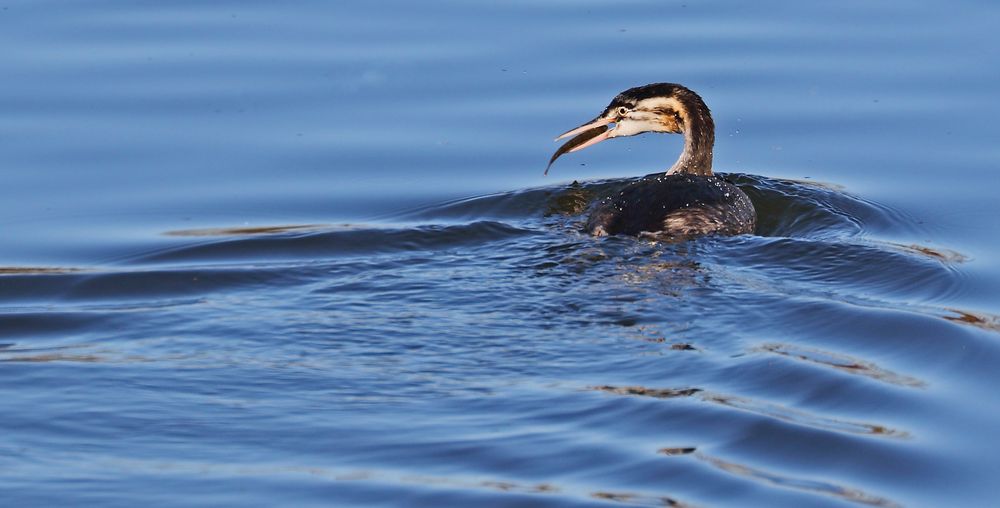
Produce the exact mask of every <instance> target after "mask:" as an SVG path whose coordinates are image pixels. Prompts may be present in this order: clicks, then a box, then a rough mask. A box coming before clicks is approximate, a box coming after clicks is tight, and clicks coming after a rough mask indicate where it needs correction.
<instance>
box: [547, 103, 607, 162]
mask: <svg viewBox="0 0 1000 508" xmlns="http://www.w3.org/2000/svg"><path fill="white" fill-rule="evenodd" d="M610 123H611V120H608V119H606V118H601V117H597V118H596V119H594V120H593V121H591V122H588V123H585V124H583V125H581V126H579V127H577V128H575V129H572V130H570V131H567V132H565V133H563V134H562V135H560V136H559V137H558V138H556V141H559V140H560V139H563V138H567V137H569V136H574V137H573V139H570V140H569V141H567V142H566V143H565V144H564V145H563V146H560V147H559V149H558V150H556V153H555V154H553V155H552V158H551V159H549V165H548V166H546V167H545V174H546V175H547V174H549V168H551V167H552V163H553V162H555V161H556V159H558V158H559V156H561V155H562V154H564V153H570V152H575V151H577V150H583V149H584V148H587V147H588V146H591V145H596V144H597V143H600V142H601V141H604V140H605V139H608V135H609V134H611V131H610V130H608V124H610Z"/></svg>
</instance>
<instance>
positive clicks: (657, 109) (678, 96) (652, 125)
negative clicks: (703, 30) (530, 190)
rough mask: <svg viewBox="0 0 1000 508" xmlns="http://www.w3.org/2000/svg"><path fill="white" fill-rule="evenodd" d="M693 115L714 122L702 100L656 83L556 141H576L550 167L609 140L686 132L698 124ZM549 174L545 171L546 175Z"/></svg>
mask: <svg viewBox="0 0 1000 508" xmlns="http://www.w3.org/2000/svg"><path fill="white" fill-rule="evenodd" d="M692 115H699V117H702V116H703V117H705V118H707V119H708V122H711V117H710V116H709V112H708V108H707V107H706V106H705V103H704V102H703V101H702V100H701V97H698V95H697V94H696V93H694V92H692V91H691V90H688V89H687V88H685V87H683V86H681V85H677V84H674V83H654V84H651V85H645V86H639V87H635V88H630V89H628V90H625V91H624V92H622V93H620V94H618V95H617V96H616V97H615V98H614V99H612V100H611V103H610V104H608V106H607V107H606V108H604V111H602V112H601V114H599V115H597V117H596V118H594V119H593V120H591V121H589V122H586V123H584V124H583V125H581V126H579V127H576V128H574V129H570V130H569V131H566V132H565V133H563V134H562V135H560V136H559V137H557V138H556V141H558V140H560V139H565V138H568V137H571V136H572V139H570V140H569V141H567V142H566V143H565V144H564V145H562V146H561V147H559V149H558V150H556V153H555V154H554V155H553V156H552V159H550V160H549V167H551V166H552V163H553V162H555V160H556V159H558V158H559V156H561V155H563V154H565V153H570V152H576V151H578V150H583V149H584V148H587V147H588V146H593V145H596V144H597V143H600V142H601V141H604V140H605V139H610V138H620V137H625V136H635V135H636V134H642V133H644V132H665V133H672V134H678V133H682V132H685V129H686V128H687V126H689V125H690V124H691V123H694V122H692V120H694V119H693V118H692ZM548 171H549V170H548V168H545V172H546V173H548Z"/></svg>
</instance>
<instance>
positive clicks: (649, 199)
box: [586, 173, 757, 237]
mask: <svg viewBox="0 0 1000 508" xmlns="http://www.w3.org/2000/svg"><path fill="white" fill-rule="evenodd" d="M756 220H757V215H756V213H755V211H754V208H753V203H751V202H750V198H749V197H748V196H747V195H746V193H744V192H743V191H741V190H740V189H739V187H737V186H735V185H733V184H731V183H729V182H727V181H725V180H723V179H722V178H720V177H718V176H716V175H711V176H703V175H692V174H688V173H674V174H672V175H668V174H663V173H661V174H657V175H650V176H647V177H645V178H643V179H641V180H639V181H636V182H634V183H632V184H630V185H628V186H626V187H625V188H624V189H622V190H621V191H619V192H618V193H617V194H613V195H611V196H608V197H606V198H604V199H603V200H601V201H599V202H598V203H597V205H596V206H595V207H594V208H593V211H592V212H591V214H590V218H589V219H588V220H587V227H586V229H587V232H588V233H590V234H592V235H594V236H605V235H615V234H625V235H640V234H644V233H648V234H661V235H663V234H665V235H668V236H673V237H693V236H700V235H706V234H720V235H738V234H743V233H750V232H753V229H754V225H755V223H756Z"/></svg>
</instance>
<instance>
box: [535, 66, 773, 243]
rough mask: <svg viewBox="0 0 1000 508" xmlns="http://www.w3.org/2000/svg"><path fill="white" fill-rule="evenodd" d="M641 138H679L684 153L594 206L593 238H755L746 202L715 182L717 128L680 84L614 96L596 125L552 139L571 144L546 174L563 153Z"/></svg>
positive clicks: (753, 214)
mask: <svg viewBox="0 0 1000 508" xmlns="http://www.w3.org/2000/svg"><path fill="white" fill-rule="evenodd" d="M611 124H614V126H613V127H611V128H608V126H609V125H611ZM644 132H667V133H674V134H676V133H683V134H684V151H683V152H681V156H680V158H679V159H677V162H675V163H674V165H673V166H672V167H671V168H670V169H668V170H667V171H665V172H663V173H657V174H653V175H649V176H646V177H644V178H642V179H641V180H639V181H637V182H634V183H632V184H630V185H628V186H626V187H625V188H624V189H622V190H621V191H620V192H619V193H618V194H617V195H612V196H609V197H607V198H605V199H603V200H601V201H600V202H598V203H597V205H596V206H595V207H594V209H593V211H592V212H591V214H590V218H589V219H588V220H587V227H586V229H587V231H588V232H589V233H590V234H592V235H595V236H604V235H615V234H626V235H641V234H654V235H666V236H669V237H693V236H701V235H708V234H719V235H738V234H743V233H750V232H752V231H753V229H754V226H755V225H756V223H757V212H756V211H755V210H754V208H753V203H752V202H751V201H750V198H749V197H748V196H747V195H746V193H744V192H743V191H742V190H740V189H739V188H738V187H736V186H735V185H733V184H731V183H729V182H727V181H725V180H723V179H722V178H719V177H718V176H715V175H713V174H712V146H713V145H714V143H715V123H713V122H712V115H711V112H709V110H708V106H706V105H705V102H704V101H703V100H702V99H701V97H699V96H698V94H696V93H694V92H693V91H691V90H689V89H687V88H685V87H683V86H681V85H678V84H674V83H654V84H650V85H645V86H639V87H635V88H630V89H628V90H625V91H624V92H622V93H620V94H618V96H617V97H615V98H614V99H613V100H612V101H611V104H608V107H606V108H604V111H603V112H602V113H601V114H600V115H598V116H597V118H595V119H594V120H592V121H590V122H587V123H585V124H583V125H581V126H579V127H577V128H575V129H572V130H570V131H568V132H566V133H565V134H563V135H561V136H559V137H558V138H556V140H557V141H558V140H560V139H563V138H566V137H569V136H574V137H573V138H572V139H570V140H569V141H568V142H567V143H566V144H564V145H563V146H561V147H559V150H557V151H556V153H555V154H553V155H552V159H551V160H549V167H551V166H552V163H553V162H555V160H556V159H557V158H559V156H561V155H562V154H564V153H569V152H575V151H577V150H582V149H584V148H586V147H588V146H591V145H595V144H597V143H600V142H601V141H604V140H605V139H608V138H618V137H623V136H634V135H636V134H642V133H644ZM548 171H549V170H548V168H546V169H545V172H546V173H548Z"/></svg>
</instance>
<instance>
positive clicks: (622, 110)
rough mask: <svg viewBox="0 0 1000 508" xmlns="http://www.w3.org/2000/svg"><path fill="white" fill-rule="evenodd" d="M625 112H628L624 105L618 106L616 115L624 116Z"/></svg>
mask: <svg viewBox="0 0 1000 508" xmlns="http://www.w3.org/2000/svg"><path fill="white" fill-rule="evenodd" d="M627 114H628V108H626V107H625V106H620V107H619V108H618V116H625V115H627Z"/></svg>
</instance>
